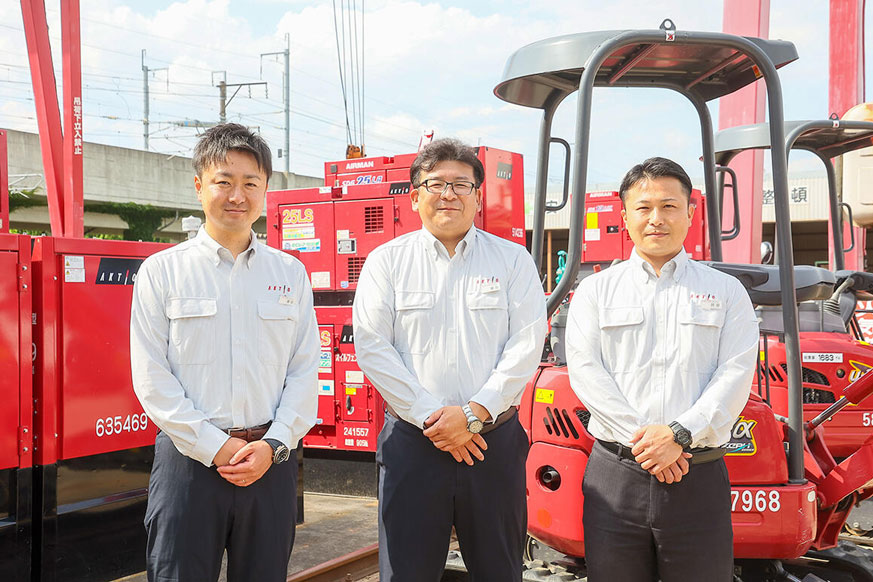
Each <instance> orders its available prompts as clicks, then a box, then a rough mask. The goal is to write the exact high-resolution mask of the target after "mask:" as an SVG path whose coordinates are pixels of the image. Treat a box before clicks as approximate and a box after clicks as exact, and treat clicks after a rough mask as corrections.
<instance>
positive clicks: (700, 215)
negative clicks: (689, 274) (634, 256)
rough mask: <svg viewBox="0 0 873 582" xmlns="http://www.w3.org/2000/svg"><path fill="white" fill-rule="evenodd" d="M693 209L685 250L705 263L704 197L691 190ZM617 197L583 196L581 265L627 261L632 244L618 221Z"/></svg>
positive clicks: (603, 194) (612, 194)
mask: <svg viewBox="0 0 873 582" xmlns="http://www.w3.org/2000/svg"><path fill="white" fill-rule="evenodd" d="M690 205H691V206H692V207H694V208H695V209H694V216H692V218H691V228H690V229H689V230H688V236H687V237H686V239H685V250H686V252H688V253H689V254H690V256H691V258H692V259H694V260H696V261H703V260H708V259H709V258H710V255H709V240H708V238H707V236H706V196H705V195H704V194H703V193H702V192H701V191H700V190H692V191H691V201H690ZM621 209H622V205H621V198H620V197H619V195H618V192H614V191H605V192H588V193H586V194H585V231H584V233H583V235H582V241H583V243H582V262H583V263H584V264H588V265H596V264H599V265H601V266H602V267H606V266H608V265H609V264H610V263H611V262H612V261H613V260H614V259H622V260H627V259H628V258H629V257H630V254H631V251H632V250H633V248H634V243H633V241H632V240H631V238H630V235H629V234H628V232H627V228H626V227H625V225H624V220H622V218H621Z"/></svg>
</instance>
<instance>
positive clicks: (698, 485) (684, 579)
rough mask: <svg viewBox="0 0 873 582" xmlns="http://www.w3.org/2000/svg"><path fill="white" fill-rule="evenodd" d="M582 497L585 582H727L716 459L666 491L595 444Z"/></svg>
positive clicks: (720, 470)
mask: <svg viewBox="0 0 873 582" xmlns="http://www.w3.org/2000/svg"><path fill="white" fill-rule="evenodd" d="M582 492H583V493H584V495H585V501H584V504H583V509H582V524H583V526H584V528H585V561H586V564H587V566H588V580H589V582H647V581H651V582H656V581H657V580H660V581H661V582H688V581H689V580H705V581H706V582H731V580H733V530H732V529H731V497H730V481H729V480H728V474H727V468H726V467H725V464H724V459H719V460H717V461H712V462H711V463H703V464H700V465H692V466H691V468H690V470H689V471H688V474H687V475H685V476H684V477H682V480H681V481H680V482H679V483H672V484H669V485H668V484H666V483H660V482H659V481H658V480H657V479H656V478H655V477H653V476H652V475H650V474H649V473H648V472H647V471H645V470H643V468H642V467H640V466H639V464H638V463H637V462H636V461H633V460H630V459H624V458H622V457H619V456H618V455H617V454H615V453H612V452H610V451H607V450H606V449H605V448H603V446H601V445H600V443H595V444H594V449H593V450H592V452H591V458H590V459H589V460H588V466H587V467H586V468H585V479H584V481H583V483H582Z"/></svg>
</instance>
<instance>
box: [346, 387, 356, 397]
mask: <svg viewBox="0 0 873 582" xmlns="http://www.w3.org/2000/svg"><path fill="white" fill-rule="evenodd" d="M357 393H358V388H357V386H346V394H347V395H349V396H354V395H355V394H357Z"/></svg>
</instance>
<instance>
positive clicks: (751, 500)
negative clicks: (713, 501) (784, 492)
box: [731, 489, 782, 513]
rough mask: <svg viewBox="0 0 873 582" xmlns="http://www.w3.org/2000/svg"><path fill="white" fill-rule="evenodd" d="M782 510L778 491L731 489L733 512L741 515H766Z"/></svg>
mask: <svg viewBox="0 0 873 582" xmlns="http://www.w3.org/2000/svg"><path fill="white" fill-rule="evenodd" d="M780 509H782V498H781V496H780V494H779V492H778V491H775V490H772V489H771V490H766V489H742V490H737V489H731V511H732V512H740V513H751V512H756V513H764V512H765V511H773V512H776V511H779V510H780Z"/></svg>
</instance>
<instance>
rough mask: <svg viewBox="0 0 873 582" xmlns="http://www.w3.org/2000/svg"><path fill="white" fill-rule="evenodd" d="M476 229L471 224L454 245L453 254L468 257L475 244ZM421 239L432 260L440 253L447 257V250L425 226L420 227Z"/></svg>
mask: <svg viewBox="0 0 873 582" xmlns="http://www.w3.org/2000/svg"><path fill="white" fill-rule="evenodd" d="M477 231H478V229H477V228H476V227H475V226H471V227H470V230H468V231H467V234H465V235H464V238H462V239H461V240H460V241H459V242H458V246H456V247H455V254H460V255H461V256H462V257H463V258H464V259H466V258H468V257H469V254H470V253H471V252H472V250H473V247H474V246H475V244H476V232H477ZM421 240H422V241H423V242H424V245H425V249H427V254H428V255H429V256H430V257H431V258H432V259H434V260H436V258H437V257H439V256H440V254H442V255H443V256H444V257H445V258H446V259H449V251H448V250H446V246H445V245H444V244H443V243H442V242H440V240H439V239H438V238H437V237H435V236H434V235H433V233H432V232H430V231H429V230H428V229H427V228H425V227H421Z"/></svg>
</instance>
